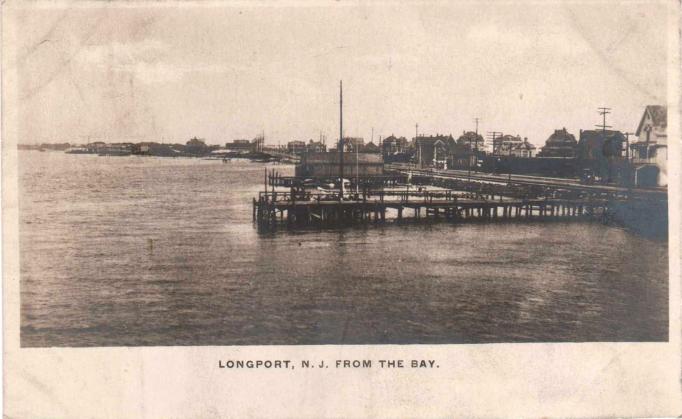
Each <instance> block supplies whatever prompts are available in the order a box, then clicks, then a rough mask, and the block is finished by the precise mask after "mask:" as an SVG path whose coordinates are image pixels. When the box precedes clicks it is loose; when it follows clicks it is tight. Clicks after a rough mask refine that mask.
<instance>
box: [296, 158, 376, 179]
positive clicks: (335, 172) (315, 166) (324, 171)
mask: <svg viewBox="0 0 682 419" xmlns="http://www.w3.org/2000/svg"><path fill="white" fill-rule="evenodd" d="M340 161H341V157H340V153H338V152H336V151H330V152H326V153H305V154H303V155H302V156H301V163H300V164H298V165H296V176H300V177H308V178H335V177H339V176H340V174H341V163H340ZM343 163H344V164H343V177H344V178H352V177H355V176H381V175H383V173H384V160H383V158H382V156H381V153H344V155H343Z"/></svg>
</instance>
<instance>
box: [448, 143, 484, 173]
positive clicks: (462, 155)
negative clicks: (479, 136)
mask: <svg viewBox="0 0 682 419" xmlns="http://www.w3.org/2000/svg"><path fill="white" fill-rule="evenodd" d="M476 160H477V158H476V153H475V150H472V149H471V148H470V147H469V144H459V143H457V142H456V143H455V144H454V145H453V146H452V147H450V156H449V157H448V164H447V167H448V168H450V169H460V170H468V169H472V168H474V167H477V166H476V163H477V162H476Z"/></svg>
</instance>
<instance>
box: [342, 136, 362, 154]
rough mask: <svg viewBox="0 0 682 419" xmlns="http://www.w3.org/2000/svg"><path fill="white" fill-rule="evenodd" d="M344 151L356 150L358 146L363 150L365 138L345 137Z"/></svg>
mask: <svg viewBox="0 0 682 419" xmlns="http://www.w3.org/2000/svg"><path fill="white" fill-rule="evenodd" d="M343 145H344V147H345V148H344V151H349V152H351V151H352V152H355V150H356V148H359V149H360V150H362V147H363V146H364V145H365V139H364V138H362V137H343Z"/></svg>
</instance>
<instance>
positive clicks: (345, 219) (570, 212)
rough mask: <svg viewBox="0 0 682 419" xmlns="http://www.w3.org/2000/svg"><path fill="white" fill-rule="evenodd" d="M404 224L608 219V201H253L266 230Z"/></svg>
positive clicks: (421, 194) (438, 192) (401, 196)
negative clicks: (409, 220)
mask: <svg viewBox="0 0 682 419" xmlns="http://www.w3.org/2000/svg"><path fill="white" fill-rule="evenodd" d="M391 210H393V211H394V214H393V217H390V218H391V219H392V220H394V221H395V222H401V221H403V220H406V219H414V220H419V219H439V218H440V219H442V220H447V221H452V222H458V221H466V220H496V219H499V220H509V219H531V218H533V219H537V218H542V219H567V218H578V217H590V218H593V217H595V216H599V217H607V216H608V211H609V209H608V201H607V200H595V199H586V200H568V199H553V198H536V199H518V198H509V197H505V196H499V195H498V196H495V195H481V194H473V193H467V192H461V193H458V192H455V191H452V190H449V189H431V190H422V191H419V190H413V191H405V190H403V191H397V190H384V191H374V192H370V193H365V194H346V195H345V196H344V199H342V200H341V199H339V195H338V193H336V194H334V193H318V192H303V191H299V192H261V193H260V194H259V196H258V199H255V198H254V200H253V220H254V222H257V223H258V226H259V227H261V228H264V229H271V228H275V227H277V226H279V225H281V226H289V227H295V226H320V227H324V226H338V225H348V224H358V223H369V222H373V223H378V222H386V221H387V219H388V218H389V217H387V213H388V212H389V211H391Z"/></svg>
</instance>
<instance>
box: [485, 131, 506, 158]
mask: <svg viewBox="0 0 682 419" xmlns="http://www.w3.org/2000/svg"><path fill="white" fill-rule="evenodd" d="M503 134H504V133H502V132H500V131H488V138H490V139H491V140H492V141H493V155H498V154H500V151H501V150H500V147H501V145H502V143H499V144H498V141H497V139H498V138H502V135H503Z"/></svg>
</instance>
